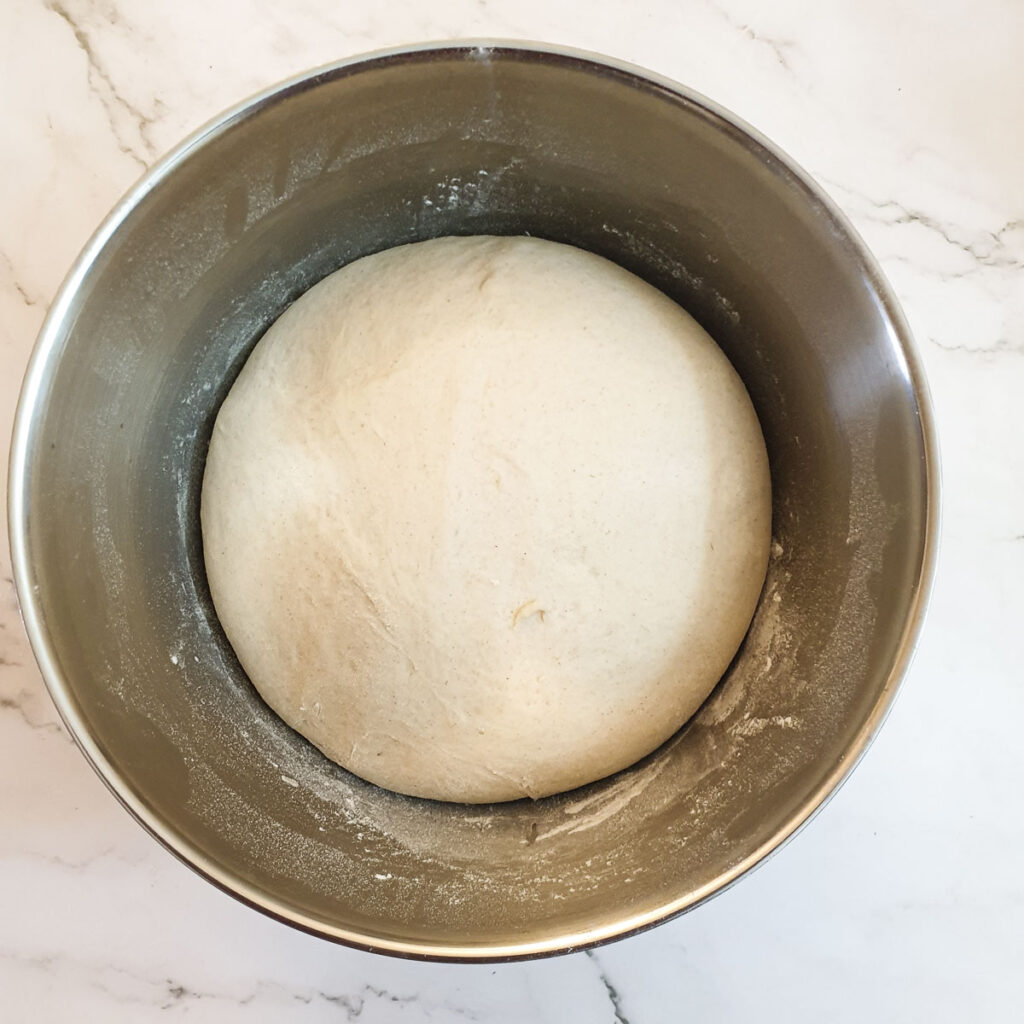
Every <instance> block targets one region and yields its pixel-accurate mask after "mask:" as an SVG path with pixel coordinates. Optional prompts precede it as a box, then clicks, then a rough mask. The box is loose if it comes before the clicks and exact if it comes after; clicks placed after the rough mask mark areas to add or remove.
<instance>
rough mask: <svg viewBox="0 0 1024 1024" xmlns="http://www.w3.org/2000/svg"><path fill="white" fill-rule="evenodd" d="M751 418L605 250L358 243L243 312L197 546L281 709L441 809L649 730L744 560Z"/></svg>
mask: <svg viewBox="0 0 1024 1024" xmlns="http://www.w3.org/2000/svg"><path fill="white" fill-rule="evenodd" d="M770 521H771V497H770V483H769V476H768V460H767V456H766V453H765V447H764V441H763V439H762V436H761V430H760V427H759V425H758V421H757V417H756V415H755V413H754V410H753V407H752V406H751V404H750V400H749V398H748V396H747V393H746V391H745V390H744V387H743V384H742V383H741V382H740V379H739V377H738V376H737V375H736V373H735V372H734V371H733V369H732V367H731V366H730V364H729V362H728V361H727V360H726V358H725V356H724V355H723V353H722V352H721V350H720V349H719V348H718V347H717V346H716V345H715V344H714V342H713V341H712V340H711V339H710V338H709V337H708V335H707V334H706V333H705V332H704V331H703V330H702V329H701V328H700V327H699V326H698V325H697V323H696V322H695V321H694V320H693V319H692V318H691V317H690V316H688V315H687V314H686V313H685V312H683V310H682V309H680V307H679V306H677V305H676V304H675V303H674V302H672V301H671V300H670V299H668V298H667V297H666V296H664V295H663V294H662V293H660V292H659V291H657V290H656V289H654V288H652V287H651V286H649V285H647V284H645V283H644V282H643V281H641V280H640V279H639V278H637V277H634V276H633V275H631V274H629V273H628V272H626V271H625V270H623V269H621V268H620V267H618V266H616V265H615V264H613V263H610V262H608V261H607V260H604V259H602V258H600V257H598V256H595V255H592V254H590V253H586V252H583V251H582V250H579V249H575V248H572V247H570V246H565V245H559V244H556V243H553V242H544V241H539V240H536V239H532V238H494V237H469V238H441V239H436V240H433V241H429V242H421V243H418V244H414V245H406V246H402V247H399V248H396V249H391V250H388V251H386V252H382V253H379V254H377V255H375V256H369V257H366V258H364V259H361V260H358V261H357V262H355V263H352V264H350V265H349V266H347V267H344V268H343V269H342V270H339V271H338V272H337V273H335V274H332V275H331V276H329V277H327V278H326V279H325V280H323V281H321V282H320V283H319V284H318V285H316V286H315V287H313V288H311V289H310V290H309V291H308V292H307V293H306V294H305V295H303V296H302V297H301V298H300V299H299V300H298V301H297V302H295V303H294V305H292V306H291V307H290V308H289V309H288V310H287V311H286V312H285V313H284V315H283V316H282V317H281V318H280V319H279V320H278V321H277V322H276V323H275V324H274V325H273V326H272V327H271V328H270V330H269V331H267V333H266V335H265V336H264V337H263V339H262V340H261V341H260V342H259V344H258V345H257V346H256V348H255V350H254V351H253V353H252V355H251V357H250V358H249V360H248V362H247V363H246V364H245V366H244V368H243V369H242V372H241V374H240V376H239V377H238V380H237V381H236V383H235V384H234V386H233V387H232V388H231V391H230V393H229V394H228V396H227V398H226V399H225V401H224V404H223V406H222V407H221V410H220V412H219V414H218V416H217V420H216V425H215V428H214V432H213V439H212V442H211V444H210V451H209V459H208V462H207V466H206V475H205V478H204V480H203V493H202V529H203V540H204V545H205V551H206V568H207V573H208V576H209V583H210V589H211V592H212V595H213V600H214V604H215V606H216V609H217V613H218V614H219V616H220V619H221V622H222V624H223V626H224V629H225V631H226V633H227V636H228V638H229V640H230V641H231V643H232V645H233V646H234V649H235V651H236V652H237V654H238V657H239V659H240V661H241V663H242V665H243V667H244V668H245V670H246V672H248V674H249V677H250V678H251V679H252V681H253V683H254V684H255V686H256V688H257V689H258V690H259V692H260V693H261V694H262V695H263V697H264V698H265V699H266V701H267V703H268V704H269V705H270V706H271V707H272V708H273V709H274V710H275V711H276V712H277V713H278V714H279V715H280V716H281V717H282V718H283V719H284V720H285V721H286V722H288V723H289V724H290V725H292V726H293V727H294V728H295V729H297V730H298V731H299V732H300V733H302V734H303V735H304V736H306V737H307V738H308V739H310V740H311V741H312V742H313V743H315V744H316V745H317V746H318V747H319V748H320V749H321V750H322V751H324V753H325V754H327V755H328V756H329V757H331V758H333V759H334V760H335V761H337V762H338V763H339V764H341V765H343V766H344V767H345V768H348V769H349V770H351V771H353V772H355V773H356V774H357V775H359V776H361V777H363V778H365V779H368V780H370V781H372V782H375V783H378V784H379V785H381V786H386V787H388V788H389V789H393V790H397V791H399V792H401V793H408V794H413V795H416V796H423V797H433V798H437V799H441V800H455V801H464V802H469V803H476V802H487V801H501V800H513V799H516V798H518V797H522V796H531V797H541V796H545V795H547V794H550V793H556V792H559V791H561V790H566V789H570V788H572V787H575V786H579V785H581V784H583V783H586V782H590V781H592V780H595V779H599V778H601V777H603V776H606V775H609V774H611V773H612V772H615V771H617V770H618V769H620V768H624V767H626V766H627V765H630V764H632V763H633V762H634V761H636V760H638V759H639V758H640V757H642V756H643V755H645V754H647V753H648V752H650V751H651V750H653V749H654V748H655V747H657V746H658V745H659V744H660V743H661V742H662V741H664V740H665V739H667V738H668V737H669V736H671V735H672V733H674V732H675V731H676V730H677V729H678V728H679V727H680V726H681V725H682V724H683V723H684V722H685V721H686V720H687V719H688V718H689V717H690V716H691V715H692V714H693V713H694V711H695V710H696V709H697V707H698V706H699V705H700V704H701V703H702V702H703V700H704V699H705V698H706V697H707V695H708V693H709V692H710V691H711V689H712V688H713V687H714V685H715V683H716V682H717V681H718V679H719V677H720V676H721V675H722V673H723V672H724V671H725V669H726V667H727V666H728V664H729V661H730V660H731V658H732V657H733V655H734V654H735V652H736V650H737V648H738V646H739V644H740V642H741V640H742V638H743V635H744V633H745V632H746V629H747V626H748V625H749V623H750V619H751V615H752V614H753V611H754V607H755V605H756V603H757V600H758V596H759V593H760V590H761V586H762V584H763V581H764V577H765V571H766V565H767V560H768V547H769V541H770Z"/></svg>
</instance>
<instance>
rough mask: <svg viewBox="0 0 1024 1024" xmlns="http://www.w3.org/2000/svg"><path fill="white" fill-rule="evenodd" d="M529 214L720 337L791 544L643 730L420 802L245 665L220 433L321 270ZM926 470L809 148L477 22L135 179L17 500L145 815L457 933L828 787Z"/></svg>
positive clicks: (104, 772)
mask: <svg viewBox="0 0 1024 1024" xmlns="http://www.w3.org/2000/svg"><path fill="white" fill-rule="evenodd" d="M524 232H529V233H530V234H533V235H538V236H543V237H547V238H552V239H556V240H558V241H563V242H570V243H573V244H575V245H578V246H582V247H584V248H586V249H591V250H593V251H595V252H598V253H601V254H602V255H604V256H607V257H609V258H611V259H613V260H615V261H617V262H618V263H620V264H622V265H623V266H625V267H627V268H628V269H630V270H632V271H634V272H636V273H638V274H640V275H641V276H642V277H644V278H646V279H647V280H648V281H650V282H652V283H653V284H655V285H656V286H657V287H659V288H661V289H663V290H664V291H665V292H667V293H668V294H669V295H671V296H672V297H673V298H675V299H677V300H678V301H679V302H680V303H681V304H682V305H683V306H685V307H686V308H687V309H688V310H689V311H690V312H692V313H693V314H694V315H695V316H696V317H697V319H698V320H700V321H701V322H702V323H703V324H704V326H705V327H706V328H707V329H708V330H709V331H710V333H711V334H712V335H713V336H714V337H715V338H716V339H717V340H718V342H719V343H720V344H721V346H722V347H723V348H724V349H725V351H726V353H727V354H728V355H729V357H730V359H731V360H732V361H733V363H734V364H735V366H736V368H737V369H738V370H739V372H740V374H741V375H742V376H743V378H744V380H745V381H746V384H747V387H748V388H749V390H750V393H751V395H752V397H753V400H754V403H755V405H756V407H757V411H758V413H759V415H760V417H761V423H762V425H763V427H764V433H765V438H766V440H767V444H768V450H769V455H770V458H771V466H772V475H773V481H774V523H775V525H774V535H775V542H776V543H775V545H774V548H773V551H774V555H773V558H772V563H771V568H770V571H769V576H768V581H767V584H766V586H765V591H764V595H763V598H762V600H761V603H760V606H759V609H758V612H757V615H756V618H755V620H754V623H753V626H752V628H751V631H750V634H749V636H748V638H747V640H746V642H745V644H744V646H743V649H742V650H741V652H740V653H739V655H738V656H737V658H736V660H735V662H734V664H733V665H732V667H731V669H730V670H729V672H728V674H727V675H726V677H725V678H724V679H723V681H722V683H721V684H720V685H719V687H718V689H717V690H716V691H715V693H714V694H713V696H712V697H711V698H710V700H709V701H708V702H707V704H706V705H705V706H704V708H703V709H702V710H701V711H700V713H699V714H698V715H697V717H696V718H695V719H694V720H693V721H692V722H691V723H690V724H689V725H688V726H687V727H686V728H684V729H683V730H682V731H681V732H680V733H679V734H678V735H677V736H676V737H675V738H674V739H672V740H671V741H670V742H669V743H667V744H666V745H665V746H664V747H663V748H662V749H661V750H659V751H658V752H656V753H655V754H653V755H652V756H650V757H649V758H647V759H646V760H645V761H643V762H641V763H640V764H639V765H637V766H635V767H634V768H632V769H629V770H628V771H626V772H623V773H621V774H620V775H618V776H615V777H613V778H611V779H607V780H605V781H603V782H599V783H596V784H594V785H592V786H588V787H586V788H585V789H583V790H578V791H576V792H573V793H568V794H563V795H561V796H557V797H552V798H549V799H546V800H542V801H539V802H536V803H533V802H529V801H523V802H519V803H515V804H510V805H501V806H495V807H488V808H479V807H477V808H467V807H460V806H454V805H446V804H436V803H429V802H426V801H417V800H411V799H408V798H404V797H400V796H397V795H395V794H392V793H388V792H385V791H382V790H379V789H376V788H374V787H373V786H370V785H369V784H366V783H364V782H361V781H360V780H358V779H355V778H353V777H351V776H350V775H348V774H347V773H346V772H344V771H342V770H341V769H340V768H338V767H336V766H335V765H333V764H331V763H329V762H327V761H326V760H325V759H324V758H323V756H321V755H320V754H319V753H318V752H317V751H316V750H315V749H313V748H312V747H311V746H310V745H309V744H307V743H306V742H304V741H303V740H302V739H300V738H299V737H298V736H297V735H295V734H294V733H293V732H291V731H290V730H289V729H288V728H287V727H286V726H284V725H283V724H282V723H281V722H280V721H279V720H278V719H277V718H276V717H275V716H274V715H273V714H272V713H271V712H270V711H269V710H268V709H267V708H266V706H265V705H264V704H263V703H262V702H261V701H260V699H259V698H258V697H257V695H256V693H255V692H254V690H253V689H252V688H251V686H250V684H249V683H248V681H247V680H246V678H245V676H244V674H243V673H242V671H241V669H240V668H239V665H238V663H237V661H236V659H235V657H234V655H233V654H232V651H231V648H230V647H229V645H228V644H227V642H226V640H225V638H224V635H223V633H222V631H221V629H220V627H219V626H218V623H217V619H216V616H215V614H214V612H213V609H212V607H211V604H210V598H209V593H208V591H207V586H206V581H205V576H204V571H203V556H202V548H201V542H200V533H199V525H198V515H197V513H198V495H199V489H198V485H199V481H200V478H201V474H202V471H203V459H204V453H205V450H206V444H207V439H208V437H209V433H210V428H211V424H212V421H213V417H214V414H215V412H216V409H217V406H218V403H219V402H220V400H221V398H222V397H223V395H224V393H225V391H226V390H227V388H228V386H229V385H230V383H231V381H232V380H233V378H234V376H235V374H236V373H237V372H238V369H239V367H240V366H241V364H242V362H243V360H244V359H245V357H246V354H247V353H248V352H249V350H250V349H251V348H252V346H253V344H254V343H255V341H256V340H257V338H258V337H259V336H260V334H261V333H262V332H263V331H264V330H265V329H266V327H267V326H268V324H270V323H271V322H272V321H273V320H274V319H275V318H276V317H277V316H278V314H280V313H281V311H282V310H283V309H284V308H285V307H286V306H287V305H288V304H289V303H290V302H291V301H292V300H293V299H294V298H295V297H296V296H297V295H299V294H300V293H301V292H302V291H304V290H305V289H306V288H308V287H309V286H310V285H311V284H313V283H314V282H315V281H317V280H318V279H319V278H321V277H323V276H324V275H325V274H327V273H329V272H331V271H333V270H335V269H336V268H337V267H339V266H340V265H342V264H344V263H346V262H347V261H349V260H352V259H355V258H357V257H359V256H362V255H364V254H366V253H370V252H374V251H377V250H379V249H383V248H386V247H388V246H393V245H396V244H399V243H403V242H409V241H413V240H416V239H422V238H428V237H432V236H437V235H448V234H470V233H492V234H519V233H524ZM936 486H937V483H936V464H935V447H934V440H933V435H932V424H931V414H930V412H929V407H928V400H927V397H926V391H925V386H924V383H923V381H922V378H921V371H920V368H919V365H918V362H917V358H916V356H915V354H914V350H913V346H912V343H911V340H910V337H909V334H908V330H907V327H906V325H905V323H904V321H903V318H902V316H901V315H900V312H899V310H898V308H897V304H896V301H895V299H894V298H893V295H892V292H891V290H890V288H889V287H888V285H887V284H886V283H885V281H884V280H883V278H882V276H881V274H880V272H879V269H878V267H877V266H876V264H875V263H874V261H873V260H872V259H871V257H870V256H869V255H868V253H867V252H866V251H865V248H864V246H863V245H862V243H861V242H860V241H859V239H858V238H857V237H856V235H855V234H854V233H853V231H852V230H851V228H850V227H849V225H848V224H847V223H846V221H845V220H844V219H843V218H842V216H840V214H839V213H838V212H837V211H836V209H835V207H834V206H833V205H832V204H831V203H830V202H829V200H828V199H827V198H826V197H825V196H824V195H823V194H822V192H821V191H820V190H819V189H818V188H817V187H816V186H815V185H814V184H813V182H811V181H810V180H809V179H808V178H807V176H806V175H805V174H804V173H803V172H801V171H800V170H799V169H798V168H796V167H795V166H794V165H793V164H792V162H790V161H789V160H788V159H787V158H786V157H784V156H783V155H782V154H781V153H779V151H778V150H777V149H775V148H774V147H773V146H772V145H771V144H770V143H768V142H767V141H766V140H764V139H763V138H761V137H759V136H758V135H757V134H756V133H755V132H753V131H751V130H750V129H748V128H746V127H745V126H743V125H742V124H740V123H738V122H737V121H736V119H735V118H733V117H731V116H730V115H729V114H727V113H725V112H724V111H722V110H721V109H719V108H717V107H715V106H714V105H713V104H711V103H709V102H708V101H707V100H705V99H703V98H701V97H699V96H696V95H694V94H693V93H691V92H689V91H688V90H686V89H683V88H681V87H680V86H678V85H675V84H673V83H672V82H668V81H665V80H664V79H660V78H658V77H656V76H654V75H650V74H647V73H645V72H641V71H638V70H637V69H635V68H631V67H628V66H625V65H622V64H619V63H616V62H613V61H610V60H605V59H602V58H596V57H592V56H588V55H585V54H580V53H576V52H570V51H565V50H560V49H554V48H551V47H540V46H519V45H516V46H512V45H503V44H494V45H492V44H480V45H475V44H462V43H460V44H453V45H447V46H433V47H414V48H411V49H405V50H400V51H391V52H387V53H382V54H377V55H373V56H370V57H366V58H364V59H361V60H355V61H344V62H342V63H339V64H336V65H332V66H330V67H327V68H323V69H321V70H318V71H315V72H312V73H310V74H309V75H306V76H303V77H301V78H298V79H295V80H293V81H291V82H288V83H286V84H284V85H282V86H279V87H278V88H275V89H273V90H271V91H269V92H266V93H263V94H262V95H260V96H257V97H256V98H254V99H252V100H250V101H248V102H247V103H244V104H243V105H241V106H239V107H236V108H235V109H234V110H231V111H229V112H228V113H226V114H225V115H223V116H222V117H220V118H219V119H217V120H216V121H215V122H214V123H213V124H211V125H209V126H207V127H206V128H204V129H202V130H201V131H200V132H198V133H197V134H196V135H194V136H193V137H192V138H191V139H189V140H188V141H186V142H185V143H184V144H183V145H182V146H180V147H179V148H178V149H177V150H176V151H175V152H173V153H172V154H171V155H170V156H168V157H167V158H166V159H165V160H163V161H162V162H161V163H160V164H159V165H158V166H157V167H155V168H154V169H153V170H152V171H151V172H150V173H149V174H148V175H146V177H145V178H144V179H143V180H142V181H141V182H140V183H139V184H138V185H137V186H136V187H135V188H134V189H133V190H132V191H131V192H130V193H129V195H128V196H127V197H126V198H125V199H124V200H123V201H122V203H121V204H120V205H119V206H118V207H117V208H116V210H114V212H113V213H112V214H111V216H110V218H109V219H108V220H107V221H106V223H105V224H104V225H103V226H102V227H101V228H100V230H99V231H98V233H97V234H96V236H95V237H94V238H93V240H92V241H91V242H90V243H89V245H88V246H87V247H86V249H85V251H84V253H83V254H82V256H81V258H80V259H79V261H78V263H77V264H76V265H75V267H74V269H73V270H72V271H71V274H70V276H69V277H68V279H67V281H66V283H65V285H64V287H63V290H62V291H61V293H60V295H59V296H58V298H57V300H56V302H55V303H54V305H53V308H52V310H51V312H50V316H49V318H48V320H47V322H46V325H45V327H44V328H43V331H42V334H41V336H40V339H39V342H38V346H37V348H36V351H35V354H34V356H33V358H32V363H31V366H30V368H29V371H28V375H27V377H26V381H25V385H24V391H23V394H22V398H21V405H20V408H19V412H18V418H17V424H16V428H15V435H14V445H13V453H12V459H11V476H10V525H11V542H12V550H13V558H14V569H15V575H16V580H17V585H18V591H19V594H20V597H21V602H22V607H23V611H24V616H25V622H26V626H27V628H28V632H29V635H30V637H31V641H32V645H33V647H34V650H35V653H36V656H37V658H38V660H39V664H40V666H41V668H42V671H43V675H44V677H45V679H46V682H47V685H48V686H49V688H50V691H51V693H52V695H53V699H54V701H55V702H56V704H57V707H58V708H59V710H60V713H61V715H62V716H63V718H64V721H65V723H66V724H67V726H68V728H69V729H70V731H71V733H72V734H73V735H74V737H75V738H76V740H77V741H78V743H79V745H80V746H81V748H82V750H83V751H84V753H85V755H86V757H87V758H88V759H89V761H90V762H91V763H92V765H93V767H94V768H95V769H96V770H97V772H99V774H100V775H101V776H102V778H103V779H104V780H105V781H106V783H107V785H108V786H109V787H110V788H111V790H112V791H113V792H114V794H115V795H116V796H117V797H118V798H119V799H120V800H121V802H122V803H123V804H124V805H125V806H126V807H127V808H128V809H129V811H131V813H132V814H133V815H135V817H136V818H137V819H138V820H139V821H140V822H141V823H142V824H143V825H144V826H145V827H146V828H147V829H149V831H150V832H152V833H153V835H154V836H156V837H157V838H158V839H159V840H160V841H161V842H162V843H163V844H164V845H165V846H166V847H167V848H168V849H170V850H171V851H172V852H174V853H175V854H177V855H178V856H179V857H180V858H181V859H182V860H184V861H185V862H186V863H188V864H190V865H191V866H192V867H194V868H195V869H196V870H197V871H199V872H200V873H201V874H203V875H204V876H206V877H207V878H208V879H210V881H212V882H214V883H215V884H216V885H218V886H220V887H221V888H223V889H225V890H227V891H228V892H230V893H232V894H233V895H235V896H237V897H238V898H239V899H241V900H243V901H244V902H246V903H248V904H250V905H251V906H253V907H256V908H258V909H260V910H262V911H264V912H266V913H268V914H270V915H272V916H274V917H277V918H279V919H280V920H282V921H286V922H288V923H290V924H293V925H297V926H298V927H300V928H304V929H307V930H308V931H311V932H314V933H317V934H319V935H323V936H326V937H328V938H331V939H336V940H340V941H342V942H347V943H351V944H353V945H357V946H362V947H365V948H368V949H373V950H378V951H382V952H391V953H398V954H403V955H409V956H420V957H436V958H450V959H466V960H474V959H488V958H515V957H525V956H536V955H541V954H545V953H551V952H558V951H565V950H570V949H573V948H577V947H580V946H582V945H585V944H588V943H595V942H600V941H602V940H606V939H609V938H613V937H615V936H621V935H624V934H627V933H629V932H632V931H635V930H637V929H640V928H644V927H646V926H648V925H651V924H654V923H656V922H658V921H663V920H664V919H666V918H668V917H671V916H672V915H674V914H678V913H680V912H681V911H684V910H687V909H689V908H691V907H694V906H696V905H697V904H698V903H700V902H701V901H702V900H705V899H707V898H708V897H709V896H711V895H713V894H715V893H717V892H719V891H721V890H722V889H723V888H724V887H725V886H727V885H729V884H730V883H732V882H733V881H735V880H736V879H737V878H739V877H740V876H741V875H742V874H743V873H744V872H746V871H748V870H749V869H750V868H752V867H753V866H754V865H755V864H757V863H758V862H759V861H760V860H762V859H763V858H764V857H765V856H766V855H767V854H769V853H770V852H771V851H773V850H774V849H776V848H777V847H778V846H779V845H780V844H781V843H783V842H784V841H785V840H786V839H787V838H788V837H789V836H791V835H792V834H793V833H794V832H795V831H796V830H797V829H798V828H800V826H801V825H802V824H804V822H806V821H807V819H808V818H809V817H810V816H811V815H812V814H813V813H814V812H815V810H817V809H818V808H819V807H820V806H821V804H822V802H823V801H824V800H825V799H826V798H827V797H828V796H829V794H831V793H832V792H833V791H834V790H835V788H836V787H837V786H838V784H839V783H840V782H841V781H842V780H843V778H844V777H845V776H846V775H847V773H848V772H849V771H850V769H851V768H852V767H853V765H854V763H855V762H856V761H857V759H858V757H859V756H860V755H861V753H862V752H863V751H864V748H865V747H866V746H867V744H868V742H869V741H870V739H871V737H872V736H873V734H874V733H875V731H876V730H877V728H878V727H879V725H880V723H881V721H882V718H883V717H884V715H885V713H886V711H887V709H888V707H889V705H890V703H891V701H892V698H893V695H894V692H895V689H896V686H897V684H898V682H899V679H900V677H901V675H902V674H903V672H904V670H905V669H906V666H907V662H908V659H909V658H910V655H911V650H912V648H913V645H914V641H915V638H916V635H917V632H918V629H919V627H920V622H921V614H922V608H923V603H924V599H925V596H926V591H927V589H928V585H929V582H930V579H931V574H932V567H933V563H934V554H935V539H936V527H935V515H936V508H937V504H936ZM638 514H642V510H638Z"/></svg>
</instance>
